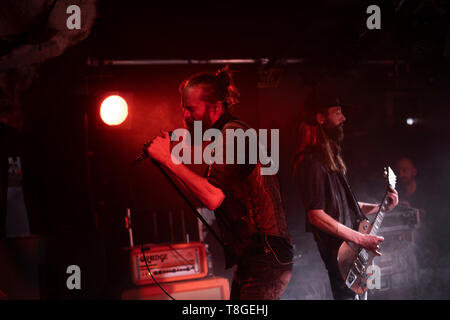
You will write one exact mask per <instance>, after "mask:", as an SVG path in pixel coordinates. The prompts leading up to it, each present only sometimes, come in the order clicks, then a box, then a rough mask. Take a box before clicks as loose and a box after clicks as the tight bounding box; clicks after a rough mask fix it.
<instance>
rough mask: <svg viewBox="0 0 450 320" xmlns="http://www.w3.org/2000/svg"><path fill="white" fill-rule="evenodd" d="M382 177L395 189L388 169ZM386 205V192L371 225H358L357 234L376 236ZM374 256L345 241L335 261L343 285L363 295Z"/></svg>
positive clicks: (391, 173)
mask: <svg viewBox="0 0 450 320" xmlns="http://www.w3.org/2000/svg"><path fill="white" fill-rule="evenodd" d="M384 177H385V179H386V182H387V184H388V186H390V187H392V188H394V189H395V184H396V180H397V177H396V176H395V174H394V172H393V171H392V169H391V168H390V167H386V168H384ZM387 204H388V199H387V192H386V194H385V195H384V197H383V201H382V202H381V206H380V209H379V210H378V212H377V215H376V218H375V220H374V222H373V223H372V224H370V222H369V221H367V220H364V221H362V222H361V223H360V224H359V232H361V233H364V234H371V235H376V234H377V232H378V230H379V229H380V226H381V222H382V221H383V217H384V214H385V212H386V207H387ZM375 256H376V254H375V253H374V252H372V251H368V250H366V249H364V248H362V247H360V246H358V245H356V244H354V243H351V242H347V241H345V242H344V243H342V245H341V246H340V248H339V251H338V255H337V261H338V267H339V271H340V273H341V276H342V278H343V279H344V280H345V284H346V285H347V287H348V288H350V289H351V290H352V291H353V292H355V293H356V294H359V295H361V294H363V293H365V292H366V291H367V290H368V288H367V279H368V277H369V276H370V275H371V274H368V273H367V268H368V267H369V266H370V265H371V264H372V260H373V259H374V257H375Z"/></svg>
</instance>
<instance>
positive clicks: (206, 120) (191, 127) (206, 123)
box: [184, 113, 212, 139]
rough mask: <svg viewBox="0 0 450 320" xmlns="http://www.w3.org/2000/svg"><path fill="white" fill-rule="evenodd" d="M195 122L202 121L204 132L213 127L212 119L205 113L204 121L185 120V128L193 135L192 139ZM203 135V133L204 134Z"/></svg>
mask: <svg viewBox="0 0 450 320" xmlns="http://www.w3.org/2000/svg"><path fill="white" fill-rule="evenodd" d="M194 121H201V122H202V131H205V130H207V129H209V128H210V127H211V126H212V122H211V119H210V118H209V116H208V115H207V114H206V113H205V115H204V116H203V118H202V119H199V120H193V119H184V127H185V129H187V130H188V131H189V133H190V134H191V138H192V139H193V138H194ZM202 134H203V132H202Z"/></svg>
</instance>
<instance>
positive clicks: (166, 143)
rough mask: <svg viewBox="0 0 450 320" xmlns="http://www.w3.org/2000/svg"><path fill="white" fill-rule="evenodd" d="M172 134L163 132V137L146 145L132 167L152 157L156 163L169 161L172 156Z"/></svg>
mask: <svg viewBox="0 0 450 320" xmlns="http://www.w3.org/2000/svg"><path fill="white" fill-rule="evenodd" d="M171 134H172V132H167V131H162V130H161V136H155V137H153V138H152V139H150V140H149V141H147V142H146V143H145V144H144V147H143V148H142V152H141V153H140V154H139V155H138V156H137V157H136V159H135V160H134V161H133V163H132V165H136V164H138V163H140V162H141V161H142V160H145V159H147V158H148V157H150V158H151V159H152V160H155V161H156V162H159V163H163V164H164V162H165V161H168V160H169V159H170V157H171V154H170V136H171Z"/></svg>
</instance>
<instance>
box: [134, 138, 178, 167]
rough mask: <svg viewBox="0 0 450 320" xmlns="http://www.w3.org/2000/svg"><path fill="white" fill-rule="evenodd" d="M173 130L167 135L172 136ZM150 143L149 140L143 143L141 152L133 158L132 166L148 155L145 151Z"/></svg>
mask: <svg viewBox="0 0 450 320" xmlns="http://www.w3.org/2000/svg"><path fill="white" fill-rule="evenodd" d="M172 132H173V131H169V137H170V136H172ZM149 145H150V141H149V142H146V143H145V144H144V147H143V148H142V152H141V153H140V154H139V155H138V156H137V157H136V159H134V160H133V162H132V163H131V165H132V166H136V165H138V164H139V163H141V162H142V161H143V160H145V159H147V158H148V157H149V154H148V152H147V148H148V146H149Z"/></svg>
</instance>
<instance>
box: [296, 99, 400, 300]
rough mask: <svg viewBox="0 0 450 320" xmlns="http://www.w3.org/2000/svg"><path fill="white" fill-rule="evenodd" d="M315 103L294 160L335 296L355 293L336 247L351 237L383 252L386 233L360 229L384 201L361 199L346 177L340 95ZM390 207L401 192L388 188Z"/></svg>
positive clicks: (349, 296) (310, 227) (308, 224)
mask: <svg viewBox="0 0 450 320" xmlns="http://www.w3.org/2000/svg"><path fill="white" fill-rule="evenodd" d="M322 101H323V103H321V104H316V107H314V108H313V111H312V112H310V115H309V116H308V117H307V118H308V119H307V121H305V122H304V123H302V124H301V126H300V134H301V138H300V139H301V141H300V144H299V148H298V150H297V153H296V158H295V162H294V177H295V180H296V182H297V184H298V186H299V191H300V196H301V198H302V202H303V205H304V207H305V213H306V229H307V230H306V231H308V232H312V233H313V235H314V240H315V241H316V243H317V246H318V249H319V252H320V255H321V257H322V260H323V262H324V263H325V266H326V268H327V270H328V275H329V279H330V284H331V290H332V293H333V297H334V299H336V300H342V299H354V298H355V293H353V292H352V291H351V290H350V289H349V288H347V286H346V285H345V281H344V280H343V279H342V277H341V275H340V273H339V270H338V265H337V252H338V249H339V247H340V245H341V244H342V243H343V241H349V242H353V243H355V244H357V245H358V246H361V247H363V248H365V249H367V250H369V251H373V252H375V253H376V254H377V255H381V254H380V253H379V252H378V250H379V245H380V243H381V242H382V241H383V240H384V239H383V237H379V236H375V235H369V234H363V233H360V232H358V231H355V230H358V225H359V222H361V221H362V220H363V219H366V218H365V215H369V214H373V213H376V212H377V211H378V209H379V206H380V205H379V204H370V203H362V202H358V201H357V200H356V198H355V196H354V195H353V193H352V191H351V188H350V186H349V184H348V181H347V178H346V166H345V163H344V160H343V158H342V142H343V139H344V131H343V123H344V121H345V120H346V119H345V116H344V114H343V113H342V109H341V104H340V103H339V100H338V99H330V100H329V101H330V102H328V103H327V102H326V101H324V99H323V98H322ZM387 199H388V201H389V205H388V207H387V211H390V210H392V209H393V208H394V207H395V206H396V205H397V203H398V193H397V191H396V190H395V189H389V190H388V195H387Z"/></svg>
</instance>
